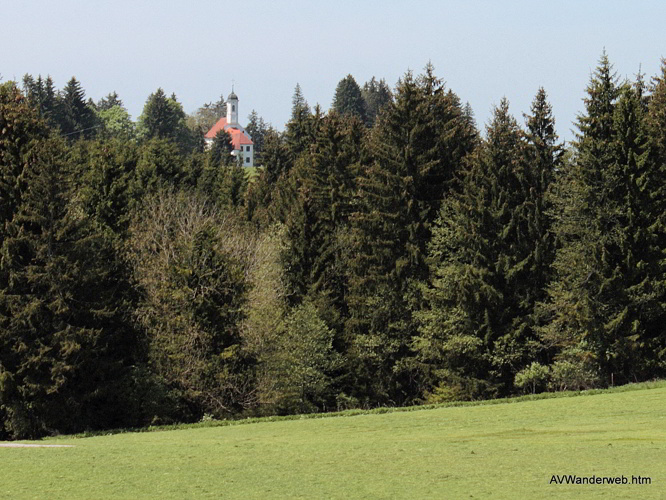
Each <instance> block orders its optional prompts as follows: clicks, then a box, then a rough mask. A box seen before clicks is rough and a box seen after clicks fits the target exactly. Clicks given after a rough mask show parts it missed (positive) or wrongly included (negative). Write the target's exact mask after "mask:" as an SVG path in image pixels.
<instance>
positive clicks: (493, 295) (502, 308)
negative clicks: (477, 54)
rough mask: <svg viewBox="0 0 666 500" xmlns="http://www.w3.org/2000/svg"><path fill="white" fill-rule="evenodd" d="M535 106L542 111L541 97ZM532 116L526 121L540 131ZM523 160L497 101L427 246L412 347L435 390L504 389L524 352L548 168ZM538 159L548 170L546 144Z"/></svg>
mask: <svg viewBox="0 0 666 500" xmlns="http://www.w3.org/2000/svg"><path fill="white" fill-rule="evenodd" d="M540 95H541V97H542V98H543V94H540ZM535 107H536V108H537V109H539V108H541V110H542V111H543V110H544V109H543V108H544V106H543V101H542V100H541V99H539V96H537V101H536V103H535ZM533 109H534V108H533ZM546 115H547V113H546V114H545V115H542V116H541V117H540V118H541V119H542V120H544V121H545V120H546ZM536 120H537V119H536V117H533V119H532V120H528V122H529V123H530V124H531V125H532V128H535V129H538V127H536V126H535V125H536ZM546 129H550V125H546ZM551 140H552V138H551ZM528 158H529V156H528V155H526V144H525V141H524V139H523V132H522V131H521V130H520V128H519V127H518V124H517V123H516V121H515V119H514V118H513V117H512V116H511V115H510V114H509V111H508V102H507V101H506V100H503V101H502V102H501V104H500V106H499V107H498V108H497V109H495V112H494V115H493V120H492V122H491V123H490V125H489V126H488V129H487V140H486V141H485V143H484V144H483V145H482V146H481V148H480V149H479V150H478V151H477V152H476V153H475V154H474V156H473V157H472V159H471V161H470V167H469V170H467V171H465V172H464V173H463V175H462V179H461V188H460V193H459V194H456V195H455V196H453V197H450V198H448V199H446V200H445V202H444V204H443V206H442V209H441V213H440V218H439V221H438V227H437V229H436V231H435V233H434V235H433V240H432V243H431V246H430V257H431V267H432V271H431V273H432V287H428V288H425V289H424V294H425V297H426V299H427V300H428V303H429V308H427V309H426V310H424V311H423V312H421V313H419V314H418V316H419V320H420V324H421V328H420V334H419V335H418V336H417V337H416V338H415V340H414V346H413V347H414V349H415V351H416V352H417V353H418V355H417V359H418V360H419V361H420V362H422V363H423V365H422V367H421V368H422V369H423V370H424V371H425V373H426V381H427V382H429V384H433V382H434V385H435V390H438V391H439V394H440V395H441V396H442V397H453V398H457V397H467V398H469V397H478V396H480V395H485V396H489V395H492V394H496V393H497V392H496V391H502V392H506V391H507V390H510V389H511V383H512V381H513V376H514V375H515V373H516V372H517V371H518V370H519V369H520V368H521V367H522V366H524V365H525V363H526V362H527V361H529V360H530V357H529V355H530V354H531V353H530V352H529V351H530V342H531V341H533V340H534V332H533V331H532V329H531V316H532V314H533V308H534V305H535V301H536V300H537V299H538V297H539V284H538V283H532V282H531V278H532V275H533V272H534V270H535V267H537V268H538V267H539V264H540V262H539V258H540V251H539V250H541V251H543V250H542V249H540V248H535V238H536V239H537V240H538V244H539V245H541V244H542V240H543V239H544V238H545V236H546V235H545V234H543V229H544V228H543V227H539V220H538V218H539V216H540V215H541V214H540V213H539V212H540V211H539V203H538V198H539V197H540V196H543V187H544V186H543V184H542V183H543V180H542V176H544V175H548V174H546V173H545V172H544V171H543V170H542V168H540V167H542V166H541V165H539V164H538V163H536V164H533V165H530V164H528V162H527V161H526V160H527V159H528ZM546 159H547V160H550V161H549V166H550V167H551V168H552V166H553V157H552V151H551V157H550V158H546ZM546 163H547V164H548V162H546ZM540 170H541V171H540ZM431 390H432V385H431ZM436 394H437V392H436Z"/></svg>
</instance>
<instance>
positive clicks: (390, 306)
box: [346, 65, 476, 401]
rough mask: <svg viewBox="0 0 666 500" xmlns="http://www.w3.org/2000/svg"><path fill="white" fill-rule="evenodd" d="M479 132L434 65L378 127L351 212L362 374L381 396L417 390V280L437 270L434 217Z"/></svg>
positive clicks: (356, 350) (354, 344)
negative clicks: (430, 255) (432, 257)
mask: <svg viewBox="0 0 666 500" xmlns="http://www.w3.org/2000/svg"><path fill="white" fill-rule="evenodd" d="M461 126H462V127H463V128H461ZM475 140H476V134H475V132H474V131H470V130H467V131H466V129H465V122H464V120H462V110H461V108H460V105H459V102H458V100H457V98H456V97H455V94H453V93H452V92H449V93H447V92H446V91H445V90H444V87H443V84H442V82H441V81H440V80H439V79H438V78H436V77H435V76H434V73H433V69H432V66H430V65H428V67H427V68H426V72H425V73H424V75H422V76H421V77H419V78H418V79H417V80H415V79H414V78H413V76H412V75H411V73H407V74H406V75H405V77H404V78H403V79H402V80H401V81H400V82H399V83H398V86H397V88H396V91H395V101H394V102H392V103H391V104H389V105H387V107H386V108H385V110H384V112H383V113H382V114H381V116H380V119H379V121H378V122H377V123H376V125H375V128H374V129H373V130H372V132H371V135H370V140H369V143H370V146H369V150H370V153H369V154H370V157H371V160H370V162H369V164H367V165H366V166H364V167H362V169H361V175H360V177H359V179H358V186H359V189H358V197H357V199H356V200H354V204H355V206H354V209H353V212H352V215H351V220H350V223H351V231H350V233H349V236H348V237H349V239H350V245H351V248H352V250H350V252H349V262H348V270H349V271H348V272H349V288H350V289H349V293H348V295H347V303H348V307H349V319H348V321H347V325H346V330H347V337H348V342H349V344H350V345H351V348H350V349H351V351H352V352H351V356H350V358H349V359H350V360H353V361H351V362H352V363H354V364H355V365H356V366H358V367H360V371H359V373H358V377H359V379H358V381H357V384H358V386H359V387H364V388H363V389H362V390H364V391H368V393H369V394H371V398H372V399H374V400H377V401H381V400H382V399H383V398H387V397H388V398H395V399H393V400H394V401H406V400H408V398H409V397H412V396H413V394H414V392H415V391H414V388H413V387H408V385H409V384H412V383H413V378H412V377H411V375H409V374H408V373H407V372H405V371H403V368H399V366H400V365H401V363H402V360H403V359H405V358H406V356H407V355H408V354H409V348H408V343H409V338H410V337H411V336H412V335H413V334H414V333H415V332H414V325H413V322H412V319H411V312H410V311H411V309H412V308H413V306H414V301H418V297H417V296H415V295H414V293H413V292H414V290H413V289H412V288H411V287H410V283H411V282H412V281H413V280H419V279H424V278H425V277H426V276H427V273H428V269H427V266H426V264H425V250H426V243H427V241H428V240H429V239H430V230H431V224H432V221H433V220H434V218H435V216H436V213H437V210H438V208H439V205H440V203H441V201H442V199H443V198H444V197H445V196H446V195H447V193H448V192H449V190H450V189H451V187H452V185H451V181H452V179H453V176H454V173H455V172H456V170H457V169H458V168H460V166H461V159H462V158H463V157H465V156H466V154H467V153H468V152H469V151H470V150H471V149H472V148H473V147H474V145H475ZM398 373H400V375H398ZM378 374H379V375H378Z"/></svg>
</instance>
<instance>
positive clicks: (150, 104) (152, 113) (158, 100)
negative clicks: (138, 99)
mask: <svg viewBox="0 0 666 500" xmlns="http://www.w3.org/2000/svg"><path fill="white" fill-rule="evenodd" d="M138 133H139V137H140V138H142V139H143V140H148V139H153V138H158V139H168V140H170V141H173V142H174V143H176V144H177V145H178V148H179V149H180V151H181V152H182V153H189V152H191V151H192V150H193V149H195V148H196V147H197V137H196V134H195V133H194V132H192V131H191V130H190V129H189V128H188V127H187V123H186V115H185V112H184V111H183V107H182V105H181V104H180V103H179V102H178V99H177V98H176V95H175V94H172V95H171V97H167V95H166V94H165V93H164V90H162V89H161V88H159V89H157V90H156V91H155V92H154V93H152V94H150V96H149V97H148V99H147V100H146V104H145V105H144V107H143V112H142V113H141V116H140V117H139V124H138Z"/></svg>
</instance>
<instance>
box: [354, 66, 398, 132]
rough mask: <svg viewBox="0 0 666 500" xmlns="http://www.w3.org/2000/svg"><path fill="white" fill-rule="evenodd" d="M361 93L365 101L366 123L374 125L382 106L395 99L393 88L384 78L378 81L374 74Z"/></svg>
mask: <svg viewBox="0 0 666 500" xmlns="http://www.w3.org/2000/svg"><path fill="white" fill-rule="evenodd" d="M361 94H362V96H363V100H364V101H365V111H366V125H367V126H368V127H372V126H373V125H374V124H375V120H376V119H377V115H379V113H380V111H381V110H382V108H383V107H384V106H385V105H387V104H388V103H390V102H391V100H392V99H393V96H392V95H391V89H390V88H389V86H388V85H387V84H386V82H385V81H384V79H383V78H382V79H381V80H380V81H377V80H376V79H375V77H374V76H373V77H372V78H371V79H370V80H369V81H367V82H365V83H364V84H363V90H362V91H361Z"/></svg>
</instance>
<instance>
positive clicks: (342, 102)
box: [331, 75, 367, 122]
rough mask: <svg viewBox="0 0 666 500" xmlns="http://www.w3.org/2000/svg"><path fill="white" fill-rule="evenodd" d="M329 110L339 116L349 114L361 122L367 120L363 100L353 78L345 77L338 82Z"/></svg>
mask: <svg viewBox="0 0 666 500" xmlns="http://www.w3.org/2000/svg"><path fill="white" fill-rule="evenodd" d="M331 108H332V109H333V110H334V111H336V112H337V113H339V114H340V115H344V114H351V115H356V116H357V117H358V118H359V119H360V120H361V121H363V122H365V121H366V120H367V113H366V110H365V100H364V99H363V95H362V93H361V88H360V87H359V86H358V83H356V80H354V77H353V76H351V75H347V76H346V77H344V78H343V79H342V80H340V81H339V82H338V86H337V87H336V88H335V96H334V97H333V104H332V106H331Z"/></svg>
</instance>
